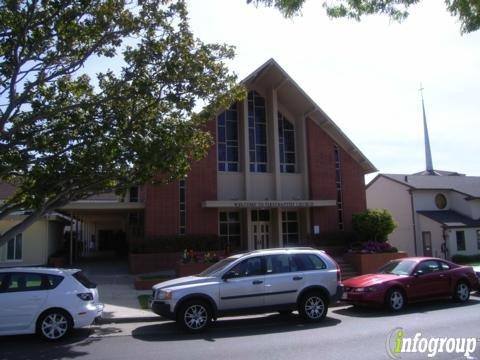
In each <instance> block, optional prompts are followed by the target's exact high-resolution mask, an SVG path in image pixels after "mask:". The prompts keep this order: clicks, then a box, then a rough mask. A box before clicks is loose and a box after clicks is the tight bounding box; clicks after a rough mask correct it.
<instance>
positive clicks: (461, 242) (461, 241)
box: [455, 231, 466, 251]
mask: <svg viewBox="0 0 480 360" xmlns="http://www.w3.org/2000/svg"><path fill="white" fill-rule="evenodd" d="M455 235H456V237H457V251H465V249H466V246H465V232H464V231H457V232H456V234H455Z"/></svg>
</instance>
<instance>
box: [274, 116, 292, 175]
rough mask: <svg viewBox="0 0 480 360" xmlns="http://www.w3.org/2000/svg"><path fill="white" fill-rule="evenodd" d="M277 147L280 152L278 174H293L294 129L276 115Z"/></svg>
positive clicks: (287, 121)
mask: <svg viewBox="0 0 480 360" xmlns="http://www.w3.org/2000/svg"><path fill="white" fill-rule="evenodd" d="M278 145H279V150H280V172H282V173H294V172H295V127H294V126H293V124H292V123H291V122H290V121H289V120H288V119H287V118H286V117H285V116H283V115H282V114H281V113H278Z"/></svg>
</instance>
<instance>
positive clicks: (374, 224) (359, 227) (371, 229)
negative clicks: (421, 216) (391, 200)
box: [352, 209, 397, 242]
mask: <svg viewBox="0 0 480 360" xmlns="http://www.w3.org/2000/svg"><path fill="white" fill-rule="evenodd" d="M352 227H353V230H354V231H355V232H356V233H357V234H358V236H359V238H360V240H361V241H374V242H386V241H387V240H388V235H389V234H391V233H392V231H393V230H395V228H396V227H397V225H396V224H395V222H394V221H393V217H392V214H390V212H389V211H388V210H386V209H368V210H366V211H364V212H361V213H358V214H353V218H352Z"/></svg>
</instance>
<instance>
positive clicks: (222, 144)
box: [217, 104, 240, 172]
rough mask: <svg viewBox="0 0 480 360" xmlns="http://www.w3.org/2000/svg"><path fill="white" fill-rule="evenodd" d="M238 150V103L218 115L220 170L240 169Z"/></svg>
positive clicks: (218, 159) (218, 158) (234, 170)
mask: <svg viewBox="0 0 480 360" xmlns="http://www.w3.org/2000/svg"><path fill="white" fill-rule="evenodd" d="M238 152H239V144H238V116H237V105H236V104H233V105H232V106H230V107H229V108H228V109H227V110H225V111H224V112H223V113H221V114H220V115H218V117H217V161H218V171H233V172H237V171H239V168H240V163H239V158H238Z"/></svg>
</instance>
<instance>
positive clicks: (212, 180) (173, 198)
mask: <svg viewBox="0 0 480 360" xmlns="http://www.w3.org/2000/svg"><path fill="white" fill-rule="evenodd" d="M207 129H208V131H209V132H210V133H211V135H212V136H213V137H214V138H215V136H216V135H215V133H216V123H215V121H211V122H209V123H208V125H207ZM216 166H217V151H216V146H215V145H213V146H212V147H211V149H210V151H209V153H208V155H207V157H206V158H204V159H202V160H200V161H196V162H194V163H192V170H191V171H190V173H189V174H188V177H187V179H186V217H187V221H186V234H187V235H188V234H192V235H207V234H209V235H212V234H217V233H218V223H217V222H218V216H217V211H216V210H215V209H204V208H202V202H203V201H206V200H216V198H217V172H216ZM142 195H143V196H144V198H145V237H146V238H149V237H155V236H172V235H177V234H178V231H179V221H180V220H179V210H180V209H179V196H180V195H179V185H178V181H175V182H173V183H171V184H158V185H150V184H149V185H146V186H144V187H143V190H142Z"/></svg>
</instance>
